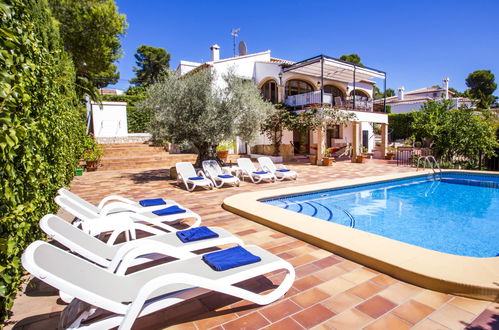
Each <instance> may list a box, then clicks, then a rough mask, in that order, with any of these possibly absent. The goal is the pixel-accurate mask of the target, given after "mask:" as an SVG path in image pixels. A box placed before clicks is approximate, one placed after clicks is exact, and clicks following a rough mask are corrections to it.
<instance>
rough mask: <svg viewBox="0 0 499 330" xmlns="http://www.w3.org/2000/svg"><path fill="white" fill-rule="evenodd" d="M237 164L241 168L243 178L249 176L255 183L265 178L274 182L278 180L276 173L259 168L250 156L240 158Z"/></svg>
mask: <svg viewBox="0 0 499 330" xmlns="http://www.w3.org/2000/svg"><path fill="white" fill-rule="evenodd" d="M237 165H238V166H239V168H240V169H241V172H242V175H243V178H244V177H245V176H247V177H248V178H249V179H250V180H251V181H252V182H253V183H260V182H261V181H263V180H268V181H271V182H274V181H275V180H276V177H275V175H274V174H272V173H270V172H268V171H264V170H263V169H259V170H257V169H256V168H255V165H253V162H252V161H251V159H249V158H239V159H238V160H237Z"/></svg>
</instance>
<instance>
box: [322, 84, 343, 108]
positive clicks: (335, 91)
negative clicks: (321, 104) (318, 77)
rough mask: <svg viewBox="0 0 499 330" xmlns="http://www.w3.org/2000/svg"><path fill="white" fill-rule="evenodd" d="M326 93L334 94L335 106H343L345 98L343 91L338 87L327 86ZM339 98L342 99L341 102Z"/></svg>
mask: <svg viewBox="0 0 499 330" xmlns="http://www.w3.org/2000/svg"><path fill="white" fill-rule="evenodd" d="M324 93H328V94H333V105H337V106H341V102H342V100H343V96H344V95H343V92H342V91H341V89H339V88H338V87H336V86H331V85H326V86H324ZM337 97H340V98H341V100H338V99H337ZM336 103H340V104H336Z"/></svg>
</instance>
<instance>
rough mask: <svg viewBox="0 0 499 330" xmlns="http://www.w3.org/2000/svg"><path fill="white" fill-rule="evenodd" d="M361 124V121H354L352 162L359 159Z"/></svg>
mask: <svg viewBox="0 0 499 330" xmlns="http://www.w3.org/2000/svg"><path fill="white" fill-rule="evenodd" d="M359 129H360V125H359V122H357V121H353V122H352V163H355V162H356V161H357V155H358V154H359V138H360V137H359V135H360V131H359Z"/></svg>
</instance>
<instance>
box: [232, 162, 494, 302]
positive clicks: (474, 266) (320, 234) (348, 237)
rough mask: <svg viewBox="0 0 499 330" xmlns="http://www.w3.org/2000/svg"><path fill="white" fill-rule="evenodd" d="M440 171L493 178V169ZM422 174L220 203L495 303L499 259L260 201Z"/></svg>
mask: <svg viewBox="0 0 499 330" xmlns="http://www.w3.org/2000/svg"><path fill="white" fill-rule="evenodd" d="M445 172H459V173H469V174H486V175H494V176H497V174H496V173H493V172H480V173H476V172H474V171H457V170H451V171H445ZM424 174H432V172H431V171H422V172H420V173H416V174H414V173H405V174H400V173H398V174H389V175H383V176H378V177H369V178H358V179H350V180H335V181H333V182H328V183H320V184H311V185H303V186H290V187H287V188H281V189H274V190H262V191H256V192H248V193H242V194H238V195H234V196H230V197H228V198H226V199H225V200H224V202H223V207H224V209H226V210H228V211H231V212H233V213H236V214H238V215H241V216H243V217H246V218H248V219H251V220H253V221H256V222H259V223H261V224H263V225H266V226H268V227H271V228H273V229H276V230H278V231H281V232H284V233H286V234H288V235H291V236H293V237H296V238H298V239H301V240H303V241H306V242H308V243H311V244H313V245H316V246H318V247H320V248H323V249H326V250H329V251H331V252H334V253H336V254H338V255H341V256H343V257H345V258H347V259H350V260H353V261H356V262H358V263H361V264H364V265H366V266H368V267H371V268H373V269H376V270H379V271H381V272H383V273H386V274H388V275H391V276H393V277H396V278H398V279H400V280H403V281H406V282H409V283H412V284H415V285H418V286H421V287H425V288H428V289H431V290H436V291H440V292H445V293H450V294H453V295H460V296H465V297H470V298H475V299H483V300H489V301H499V279H498V274H499V257H495V258H475V257H463V256H456V255H451V254H446V253H442V252H437V251H432V250H428V249H425V248H422V247H418V246H414V245H411V244H407V243H403V242H399V241H395V240H392V239H389V238H386V237H381V236H378V235H375V234H371V233H367V232H364V231H360V230H357V229H354V228H349V227H345V226H342V225H338V224H335V223H332V222H327V221H323V220H320V219H316V218H313V217H311V216H307V215H303V214H298V213H295V212H292V211H289V210H285V209H281V208H278V207H275V206H272V205H268V204H264V203H261V202H259V200H261V199H271V198H278V197H282V196H286V195H291V194H306V193H310V192H312V191H317V190H326V189H332V188H340V187H346V186H356V185H362V184H367V183H375V182H379V181H387V180H393V179H402V178H412V177H417V176H420V175H424Z"/></svg>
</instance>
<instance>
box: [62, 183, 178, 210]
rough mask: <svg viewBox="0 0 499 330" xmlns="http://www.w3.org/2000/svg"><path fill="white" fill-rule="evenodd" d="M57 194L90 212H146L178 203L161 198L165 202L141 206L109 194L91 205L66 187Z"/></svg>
mask: <svg viewBox="0 0 499 330" xmlns="http://www.w3.org/2000/svg"><path fill="white" fill-rule="evenodd" d="M57 192H58V193H59V195H61V196H64V197H67V198H69V199H71V200H72V201H73V202H75V203H77V204H79V205H80V206H81V207H84V208H87V209H89V210H90V211H92V212H95V213H101V212H104V213H106V214H108V213H115V212H126V211H129V212H147V211H154V210H159V209H163V208H165V207H169V206H172V205H179V206H180V204H178V203H176V202H175V201H173V200H170V199H163V200H164V201H165V203H166V204H162V205H155V206H142V205H140V204H139V203H137V202H135V201H132V200H131V199H128V198H125V197H122V196H119V195H109V196H107V197H105V198H103V199H102V200H101V201H100V202H99V205H98V206H95V205H93V204H92V203H89V202H88V201H86V200H84V199H83V198H81V197H80V196H78V195H77V194H75V193H72V192H71V191H69V190H67V189H66V188H61V189H59V190H58V191H57Z"/></svg>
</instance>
